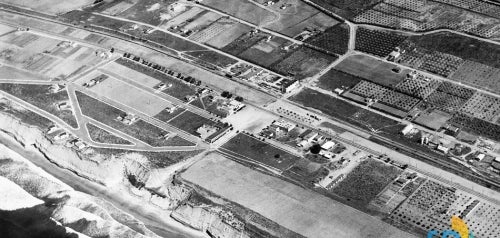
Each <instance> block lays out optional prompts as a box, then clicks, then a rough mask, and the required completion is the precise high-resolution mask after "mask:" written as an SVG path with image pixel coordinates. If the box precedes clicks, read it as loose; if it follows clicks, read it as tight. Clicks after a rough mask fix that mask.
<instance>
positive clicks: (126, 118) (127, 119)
mask: <svg viewBox="0 0 500 238" xmlns="http://www.w3.org/2000/svg"><path fill="white" fill-rule="evenodd" d="M116 120H118V121H119V122H121V123H123V124H125V125H128V126H130V125H132V124H134V122H136V121H138V120H139V117H138V116H136V115H134V114H132V113H127V114H126V115H120V116H118V117H117V118H116Z"/></svg>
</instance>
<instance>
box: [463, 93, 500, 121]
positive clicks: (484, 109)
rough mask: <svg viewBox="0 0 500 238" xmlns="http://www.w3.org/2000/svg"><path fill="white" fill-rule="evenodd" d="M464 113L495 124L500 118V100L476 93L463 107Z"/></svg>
mask: <svg viewBox="0 0 500 238" xmlns="http://www.w3.org/2000/svg"><path fill="white" fill-rule="evenodd" d="M461 111H462V112H464V113H466V114H468V115H470V116H473V117H477V118H479V119H481V120H485V121H489V122H493V123H495V121H496V119H497V118H498V117H499V116H500V98H498V97H494V96H490V95H487V94H483V93H480V92H476V93H475V94H474V95H473V96H472V97H471V98H470V99H469V100H468V101H467V102H466V103H465V104H464V105H463V107H462V110H461Z"/></svg>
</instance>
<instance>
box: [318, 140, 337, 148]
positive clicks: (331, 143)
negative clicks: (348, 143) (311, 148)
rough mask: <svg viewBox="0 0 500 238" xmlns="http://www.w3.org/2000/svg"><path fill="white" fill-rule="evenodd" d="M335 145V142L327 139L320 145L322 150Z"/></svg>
mask: <svg viewBox="0 0 500 238" xmlns="http://www.w3.org/2000/svg"><path fill="white" fill-rule="evenodd" d="M334 146H335V142H333V141H331V140H330V141H327V142H325V143H323V144H322V145H321V149H323V150H331V149H332V148H333V147H334Z"/></svg>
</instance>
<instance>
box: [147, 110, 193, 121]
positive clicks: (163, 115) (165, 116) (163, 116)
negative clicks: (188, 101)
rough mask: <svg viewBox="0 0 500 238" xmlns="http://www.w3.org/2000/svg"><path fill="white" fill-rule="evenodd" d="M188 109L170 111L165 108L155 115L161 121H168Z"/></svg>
mask: <svg viewBox="0 0 500 238" xmlns="http://www.w3.org/2000/svg"><path fill="white" fill-rule="evenodd" d="M185 110H186V109H184V108H177V109H176V110H175V111H173V112H169V111H167V110H163V111H161V112H160V113H158V114H156V115H155V116H154V117H155V118H156V119H158V120H160V121H163V122H167V123H168V121H170V120H171V119H172V118H174V117H176V116H178V115H180V114H181V113H183V112H184V111H185Z"/></svg>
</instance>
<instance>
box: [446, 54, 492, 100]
mask: <svg viewBox="0 0 500 238" xmlns="http://www.w3.org/2000/svg"><path fill="white" fill-rule="evenodd" d="M450 79H452V80H456V81H458V82H461V83H464V84H467V85H470V86H473V87H476V88H479V89H483V90H486V91H490V92H493V93H496V94H500V84H499V83H498V82H499V81H500V69H499V68H494V67H491V66H488V65H485V64H481V63H477V62H474V61H469V60H467V61H465V62H464V63H463V64H462V65H461V66H460V67H459V68H458V70H457V71H455V73H454V74H453V75H451V76H450Z"/></svg>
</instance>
